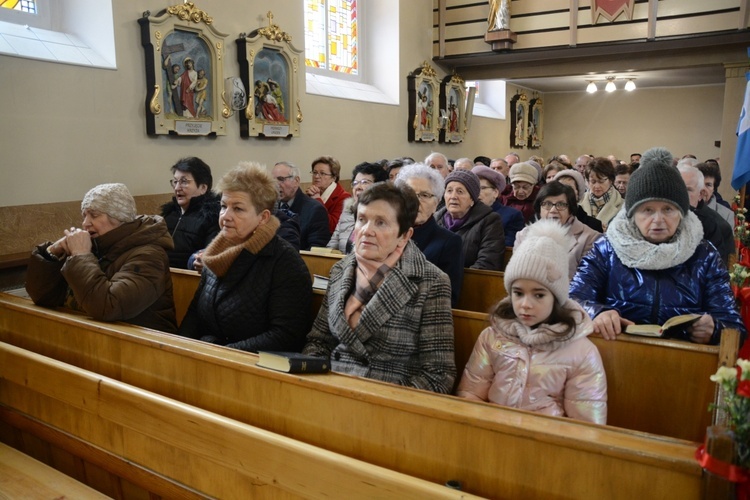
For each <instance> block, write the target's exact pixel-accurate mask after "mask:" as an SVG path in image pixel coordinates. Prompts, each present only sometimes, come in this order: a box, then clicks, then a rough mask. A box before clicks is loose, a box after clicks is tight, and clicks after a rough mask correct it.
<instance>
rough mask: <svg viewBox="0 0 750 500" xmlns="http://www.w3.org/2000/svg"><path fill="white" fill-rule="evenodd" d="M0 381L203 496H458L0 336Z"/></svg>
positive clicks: (51, 415) (60, 423) (53, 417)
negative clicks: (28, 349)
mask: <svg viewBox="0 0 750 500" xmlns="http://www.w3.org/2000/svg"><path fill="white" fill-rule="evenodd" d="M0 388H2V390H1V391H0V393H2V395H1V396H0V398H1V399H0V402H2V403H3V404H6V405H12V407H13V408H15V409H17V410H19V411H21V412H23V413H25V414H27V415H29V416H30V417H33V418H36V419H39V420H41V421H44V422H45V423H48V424H49V425H51V426H53V427H56V428H58V429H60V430H62V431H64V432H68V433H70V434H72V435H74V436H77V437H79V438H81V439H83V440H85V441H86V442H88V443H90V444H92V445H94V446H98V447H100V448H103V449H105V450H108V451H110V452H112V453H114V454H115V455H117V456H120V457H122V458H124V459H126V460H128V461H132V462H134V463H137V464H140V465H141V466H143V467H145V468H147V469H149V470H153V471H154V472H155V473H157V474H161V475H164V476H168V477H171V478H174V479H175V480H177V481H179V483H181V484H183V485H185V486H187V487H188V488H192V489H194V490H196V491H199V492H201V493H203V494H206V495H209V496H211V497H216V498H232V497H235V498H239V497H244V498H277V497H282V498H303V497H304V498H330V497H332V496H339V495H340V496H342V497H344V498H354V497H356V496H362V497H395V496H398V497H403V498H459V497H460V496H462V495H461V492H459V491H456V490H453V489H450V488H446V487H445V486H444V485H442V484H440V485H438V484H434V483H430V482H428V481H424V480H422V479H417V478H414V477H409V476H406V475H404V474H400V473H397V472H393V471H390V470H387V469H384V468H382V467H377V466H374V465H371V464H367V463H365V462H361V461H359V460H355V459H352V458H349V457H345V456H341V455H339V454H336V453H332V452H330V451H326V450H323V449H320V448H317V447H314V446H311V445H308V444H304V443H301V442H299V441H295V440H293V439H290V438H288V437H284V436H280V435H278V434H274V433H271V432H268V431H264V430H262V429H258V428H256V427H253V426H250V425H247V424H243V423H241V422H238V421H235V420H232V419H229V418H226V417H223V416H221V415H217V414H215V413H212V412H208V411H205V410H202V409H200V408H196V407H194V406H190V405H186V404H184V403H180V402H178V401H175V400H172V399H169V398H166V397H163V396H160V395H157V394H154V393H151V392H149V391H145V390H143V389H140V388H137V387H133V386H130V385H128V384H124V383H122V382H118V381H116V380H113V379H110V378H108V377H104V376H102V375H99V374H96V373H93V372H90V371H87V370H83V369H81V368H77V367H74V366H72V365H69V364H66V363H62V362H60V361H56V360H53V359H51V358H48V357H45V356H41V355H39V354H36V353H32V352H30V351H26V350H24V349H20V348H18V347H15V346H11V345H8V344H4V343H0ZM1 470H2V469H0V471H1ZM463 496H464V497H465V496H466V495H463Z"/></svg>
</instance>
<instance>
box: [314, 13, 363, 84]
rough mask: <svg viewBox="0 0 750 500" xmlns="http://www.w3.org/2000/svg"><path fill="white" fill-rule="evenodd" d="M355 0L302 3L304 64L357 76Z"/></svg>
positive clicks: (357, 40)
mask: <svg viewBox="0 0 750 500" xmlns="http://www.w3.org/2000/svg"><path fill="white" fill-rule="evenodd" d="M358 45H359V36H358V30H357V0H306V1H305V64H306V65H307V66H310V67H313V68H322V69H328V70H331V71H336V72H339V73H347V74H350V75H356V74H358Z"/></svg>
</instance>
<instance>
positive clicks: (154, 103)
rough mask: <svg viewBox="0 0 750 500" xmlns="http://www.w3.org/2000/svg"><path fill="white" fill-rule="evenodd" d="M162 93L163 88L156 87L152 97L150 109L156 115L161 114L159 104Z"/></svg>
mask: <svg viewBox="0 0 750 500" xmlns="http://www.w3.org/2000/svg"><path fill="white" fill-rule="evenodd" d="M160 93H161V87H159V86H158V85H154V95H153V96H152V97H151V102H150V104H149V108H150V109H151V112H152V113H153V114H155V115H158V114H159V113H161V104H159V94H160Z"/></svg>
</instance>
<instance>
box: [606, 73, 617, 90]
mask: <svg viewBox="0 0 750 500" xmlns="http://www.w3.org/2000/svg"><path fill="white" fill-rule="evenodd" d="M604 90H606V91H607V92H614V91H615V90H617V87H615V79H614V78H612V77H609V78H607V85H606V86H605V87H604Z"/></svg>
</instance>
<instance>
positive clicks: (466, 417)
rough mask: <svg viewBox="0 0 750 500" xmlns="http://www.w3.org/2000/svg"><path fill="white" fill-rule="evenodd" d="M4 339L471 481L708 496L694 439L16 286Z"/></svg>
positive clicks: (489, 491)
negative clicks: (305, 369)
mask: <svg viewBox="0 0 750 500" xmlns="http://www.w3.org/2000/svg"><path fill="white" fill-rule="evenodd" d="M0 341H3V342H7V343H10V344H13V345H16V346H18V347H21V348H23V349H28V350H31V351H34V352H38V353H40V354H43V355H45V356H50V357H52V358H55V359H58V360H60V361H63V362H65V363H70V364H73V365H75V366H78V367H80V368H83V369H85V370H89V371H92V372H95V373H99V374H101V375H104V376H108V377H111V378H114V379H116V380H119V381H122V382H124V383H126V384H130V385H133V386H135V387H139V388H142V389H144V390H148V391H151V392H154V393H156V394H159V395H162V396H165V397H169V398H173V399H176V400H178V401H181V402H183V403H186V404H189V405H193V406H196V407H199V408H202V409H205V410H207V411H211V412H215V413H219V414H221V415H223V416H225V417H228V418H230V419H234V420H239V421H241V422H244V423H246V424H249V425H252V426H255V427H259V428H261V429H265V430H268V431H271V432H274V433H278V434H282V435H285V436H287V437H290V438H292V439H297V440H300V441H303V442H307V443H308V444H311V445H314V446H318V447H321V448H325V449H328V450H330V451H333V452H335V453H340V454H342V455H346V456H350V457H353V458H356V459H359V460H366V461H368V462H370V463H373V464H375V465H379V466H381V467H385V468H389V469H392V470H396V471H398V472H401V473H404V474H407V475H411V476H417V477H420V478H422V479H426V480H429V481H432V482H435V483H439V484H442V483H444V482H445V481H447V480H450V479H457V480H460V481H462V482H463V484H464V485H465V489H464V490H465V491H468V492H470V493H473V494H478V495H482V496H487V497H492V498H497V497H507V498H550V497H558V498H559V497H603V498H635V497H644V496H645V497H648V496H657V497H658V496H677V497H680V498H699V497H700V490H701V487H700V477H701V471H700V467H699V466H698V464H697V463H696V462H695V461H694V459H693V452H694V449H695V445H694V444H693V443H689V442H685V441H680V440H673V439H670V438H668V437H663V436H649V435H647V434H642V433H638V432H631V431H628V430H624V429H617V428H612V427H605V426H597V425H594V424H588V423H584V422H577V421H572V420H569V419H561V418H554V417H546V416H543V415H537V414H533V413H529V412H523V411H519V410H513V409H508V408H502V407H499V406H495V405H490V404H486V403H474V402H469V401H464V400H460V399H458V398H454V397H451V396H442V395H437V394H432V393H426V392H423V391H418V390H415V389H409V388H403V387H397V386H393V385H390V384H384V383H379V382H376V381H371V380H364V379H359V378H356V377H349V376H346V375H341V374H335V373H330V374H325V375H307V376H304V377H301V376H294V375H288V374H284V373H277V372H272V371H269V370H264V369H262V368H258V367H256V366H255V365H254V363H255V362H256V360H257V356H255V355H253V354H249V353H243V352H239V351H234V350H231V349H226V348H223V347H219V346H214V345H210V344H205V343H202V342H197V341H193V340H191V339H184V338H181V337H177V336H174V335H169V334H164V333H161V332H155V331H152V330H148V329H143V328H137V327H132V326H129V325H123V324H106V323H101V322H96V321H91V320H87V319H85V318H83V317H81V316H78V315H74V314H70V313H65V312H58V311H50V310H45V309H42V308H39V307H37V306H34V305H33V304H31V303H29V301H26V300H23V299H19V298H16V297H12V296H7V295H2V296H0ZM1 380H2V377H0V381H1ZM14 380H18V383H17V382H13V383H14V384H16V385H18V386H22V385H23V383H21V381H22V380H24V379H23V378H20V379H14ZM0 383H1V382H0ZM3 389H4V388H3ZM0 394H7V393H5V391H4V390H0ZM22 400H23V398H20V400H19V404H20V402H22ZM13 402H14V403H15V402H16V401H15V400H14V401H13ZM79 404H81V403H79ZM92 404H93V403H92ZM50 414H51V415H52V414H55V412H51V413H50ZM65 414H66V413H65V412H62V413H61V414H60V415H61V416H60V417H59V418H61V419H64V418H66V417H64V415H65ZM74 420H75V419H74ZM112 435H119V434H118V433H117V432H113V434H112ZM540 470H543V471H545V474H544V480H543V481H540V476H539V471H540ZM581 470H586V471H587V473H586V474H580V471H581Z"/></svg>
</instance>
